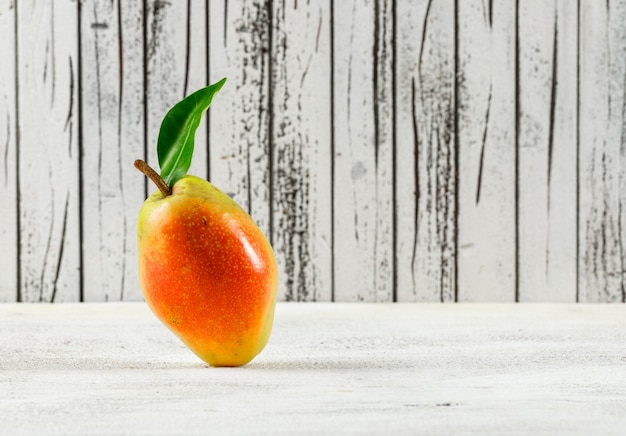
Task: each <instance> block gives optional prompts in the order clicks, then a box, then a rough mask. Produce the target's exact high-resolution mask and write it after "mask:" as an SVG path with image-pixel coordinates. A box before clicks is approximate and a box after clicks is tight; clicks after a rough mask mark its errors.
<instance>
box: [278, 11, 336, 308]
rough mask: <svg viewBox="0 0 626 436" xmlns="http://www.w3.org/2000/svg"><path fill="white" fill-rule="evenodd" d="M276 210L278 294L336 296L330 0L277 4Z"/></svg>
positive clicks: (289, 297)
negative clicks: (334, 290)
mask: <svg viewBox="0 0 626 436" xmlns="http://www.w3.org/2000/svg"><path fill="white" fill-rule="evenodd" d="M272 18H273V22H272V29H273V30H272V36H273V37H272V49H271V51H272V89H271V91H270V92H271V94H272V107H271V110H272V137H271V138H270V140H271V142H272V144H273V156H272V157H271V158H272V159H273V173H274V179H273V182H274V184H273V186H272V190H273V191H274V196H273V204H272V209H273V210H272V213H273V216H274V218H273V234H274V247H275V251H276V254H277V258H278V264H279V278H280V283H279V298H281V299H284V300H288V301H292V300H296V301H330V299H331V288H332V283H331V265H332V263H331V260H332V258H331V256H332V249H331V243H332V234H331V216H332V215H331V199H332V195H331V183H330V180H331V167H332V166H331V153H330V152H331V142H330V139H331V94H330V90H331V74H330V73H331V63H330V60H331V53H330V23H331V20H330V18H331V17H330V1H329V0H319V1H313V2H308V3H305V2H300V3H298V2H293V3H292V2H274V7H273V11H272Z"/></svg>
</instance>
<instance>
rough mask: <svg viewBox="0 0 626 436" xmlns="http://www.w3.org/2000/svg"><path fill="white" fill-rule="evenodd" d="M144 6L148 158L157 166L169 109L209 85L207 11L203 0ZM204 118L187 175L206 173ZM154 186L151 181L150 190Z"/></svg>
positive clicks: (161, 0)
mask: <svg viewBox="0 0 626 436" xmlns="http://www.w3.org/2000/svg"><path fill="white" fill-rule="evenodd" d="M144 3H145V5H146V11H145V13H146V22H145V28H144V32H145V38H146V51H145V59H146V77H145V79H146V82H145V86H146V140H147V141H146V147H147V150H146V151H147V156H146V158H147V162H149V163H150V165H152V166H153V168H155V169H156V168H158V160H157V157H156V145H157V139H158V137H159V128H160V127H161V121H163V117H164V116H165V114H166V113H167V111H168V110H169V109H170V108H171V107H172V106H174V105H175V104H176V103H178V101H180V100H182V99H183V98H184V97H186V96H187V95H189V94H191V93H192V92H194V91H196V90H197V89H200V88H202V87H204V86H206V85H207V80H206V79H207V21H206V17H207V10H206V3H207V2H205V1H204V0H186V1H177V2H174V1H164V0H148V1H146V2H144ZM206 129H207V127H206V118H205V117H203V119H202V121H201V123H200V126H199V127H198V130H197V132H196V137H195V144H194V158H193V161H192V164H191V168H190V169H189V174H193V175H197V176H199V177H203V178H206V177H207V159H208V144H207V131H206ZM154 191H156V188H155V187H154V186H153V185H152V184H149V185H148V187H147V193H152V192H154Z"/></svg>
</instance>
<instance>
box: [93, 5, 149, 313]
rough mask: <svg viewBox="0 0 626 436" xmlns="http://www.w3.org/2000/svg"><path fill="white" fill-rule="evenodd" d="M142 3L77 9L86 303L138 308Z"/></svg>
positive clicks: (142, 141)
mask: <svg viewBox="0 0 626 436" xmlns="http://www.w3.org/2000/svg"><path fill="white" fill-rule="evenodd" d="M142 23H143V2H141V1H138V0H134V1H125V2H110V1H107V0H85V1H84V2H83V3H82V8H81V35H82V37H81V53H82V72H81V74H82V121H83V128H82V144H83V146H82V149H83V153H82V157H83V161H82V170H83V171H82V174H83V176H82V180H83V196H82V210H83V217H88V219H85V220H84V221H83V270H84V280H85V283H88V286H86V287H85V289H84V295H83V297H84V300H85V301H115V300H138V299H140V298H141V291H140V288H139V282H138V280H137V274H136V269H137V261H136V258H137V227H136V226H137V224H136V223H137V214H138V209H139V207H140V205H141V204H142V203H143V199H144V184H143V180H142V177H143V176H141V174H139V173H138V172H137V171H136V170H135V169H134V168H133V167H132V162H133V161H134V160H135V159H137V158H143V153H144V128H143V121H144V117H143V32H142V30H141V29H142Z"/></svg>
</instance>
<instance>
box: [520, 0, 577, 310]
mask: <svg viewBox="0 0 626 436" xmlns="http://www.w3.org/2000/svg"><path fill="white" fill-rule="evenodd" d="M518 19H519V65H518V68H519V78H518V83H519V132H518V150H519V151H518V153H519V176H518V177H519V178H518V183H519V211H518V213H519V300H520V301H574V300H575V299H576V182H577V175H576V158H577V156H576V153H577V150H576V122H577V119H576V116H577V115H576V87H577V76H576V74H575V72H576V55H577V41H578V34H577V32H578V27H577V20H578V6H577V4H576V3H575V2H571V1H569V0H551V1H543V0H532V1H531V0H527V1H522V2H520V9H519V12H518Z"/></svg>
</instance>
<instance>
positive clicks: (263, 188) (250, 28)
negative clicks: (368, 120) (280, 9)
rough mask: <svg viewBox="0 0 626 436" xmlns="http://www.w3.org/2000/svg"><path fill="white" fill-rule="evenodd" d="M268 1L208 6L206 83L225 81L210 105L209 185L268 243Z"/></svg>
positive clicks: (269, 162)
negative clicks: (230, 199) (246, 215)
mask: <svg viewBox="0 0 626 436" xmlns="http://www.w3.org/2000/svg"><path fill="white" fill-rule="evenodd" d="M270 12H271V10H270V2H269V1H268V0H249V1H242V2H232V1H231V2H211V3H210V9H209V44H210V46H209V57H210V59H209V64H210V81H211V82H216V81H218V80H220V79H221V78H222V77H227V78H228V81H227V82H226V84H225V85H224V87H223V88H222V90H221V91H220V95H219V96H218V97H216V99H215V101H214V107H215V110H213V111H211V112H210V114H209V116H210V118H209V119H210V124H209V125H210V129H209V142H210V144H211V150H210V151H211V152H210V164H211V165H210V174H211V181H212V182H213V183H214V184H215V185H216V186H217V187H218V188H220V189H221V190H222V191H224V192H226V193H227V194H228V195H230V196H231V197H233V198H234V199H235V201H237V202H238V203H239V204H240V205H241V206H242V207H243V208H244V209H246V210H247V211H248V212H249V213H250V215H251V216H252V218H253V219H254V220H255V221H256V222H257V224H258V225H259V227H260V228H261V230H262V231H263V232H264V233H265V234H266V235H267V236H268V238H270V240H271V239H272V237H271V236H272V235H271V234H270V233H271V229H272V227H273V226H272V225H271V221H270V220H271V218H270V209H271V192H270V191H271V189H270V186H271V185H272V183H271V171H270V166H271V159H270V156H272V152H271V143H270V124H269V123H270V118H269V116H270V114H269V97H270V92H269V81H270V57H269V52H270V22H271V18H270Z"/></svg>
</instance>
